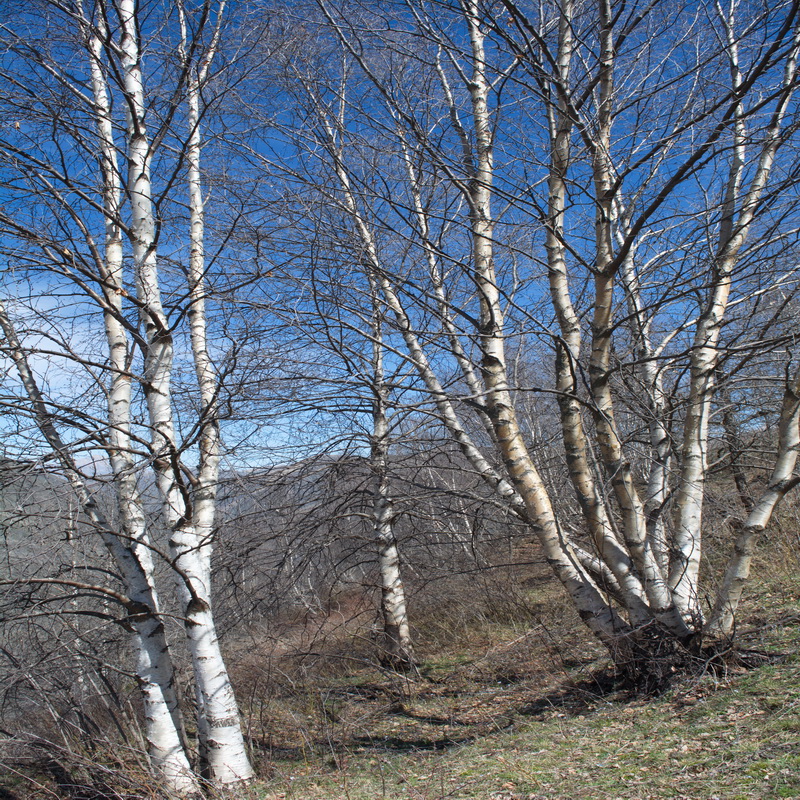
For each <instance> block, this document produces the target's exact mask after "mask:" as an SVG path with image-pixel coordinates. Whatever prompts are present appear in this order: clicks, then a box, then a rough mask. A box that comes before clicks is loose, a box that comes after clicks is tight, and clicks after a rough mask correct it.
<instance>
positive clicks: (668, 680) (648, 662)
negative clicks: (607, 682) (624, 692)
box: [614, 626, 781, 696]
mask: <svg viewBox="0 0 800 800" xmlns="http://www.w3.org/2000/svg"><path fill="white" fill-rule="evenodd" d="M779 658H781V656H780V655H775V654H771V653H766V652H763V651H758V650H748V649H745V648H740V647H737V646H736V645H735V643H734V642H732V641H731V640H730V639H726V640H718V641H702V639H701V638H700V636H695V637H693V638H692V639H690V640H688V641H680V640H679V639H677V638H676V637H675V636H674V635H671V634H669V633H668V632H666V631H663V630H659V629H658V628H655V627H650V626H648V628H646V629H643V630H641V631H638V632H637V635H636V637H635V639H633V640H630V639H629V640H628V641H626V642H625V647H624V649H623V648H622V647H621V648H620V651H619V652H618V653H617V657H616V658H615V659H614V661H615V667H616V671H617V676H618V677H619V678H621V679H622V680H623V681H624V683H625V684H626V685H627V686H628V687H629V688H630V689H632V690H633V691H634V692H636V693H637V694H641V695H646V696H658V695H661V694H663V693H664V692H666V691H667V690H668V689H669V688H670V687H671V686H672V684H673V683H675V681H677V680H680V679H683V678H686V677H690V676H691V677H699V676H700V675H704V674H709V673H710V674H712V675H716V676H723V675H727V674H729V673H730V672H736V671H742V670H748V669H754V668H756V667H759V666H761V665H763V664H766V663H769V662H772V661H775V660H778V659H779Z"/></svg>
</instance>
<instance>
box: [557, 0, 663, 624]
mask: <svg viewBox="0 0 800 800" xmlns="http://www.w3.org/2000/svg"><path fill="white" fill-rule="evenodd" d="M572 48H573V37H572V3H571V2H570V0H567V2H565V3H564V5H563V7H562V10H561V18H560V22H559V49H558V62H557V67H558V80H559V82H560V84H561V87H562V93H564V92H566V91H567V90H568V87H569V71H570V62H571V59H572ZM554 91H555V90H554ZM547 110H548V122H549V127H550V174H549V180H548V189H549V192H548V211H547V226H546V234H545V249H546V251H547V260H548V278H549V283H550V296H551V298H552V302H553V307H554V308H555V311H556V317H557V319H558V323H559V328H560V331H561V339H560V340H559V341H557V342H556V390H557V392H558V405H559V411H560V415H561V432H562V437H563V441H564V448H565V451H566V457H567V468H568V470H569V475H570V479H571V481H572V484H573V487H574V488H575V491H576V494H577V496H578V502H579V503H580V506H581V511H582V512H583V516H584V518H585V520H586V522H587V525H588V526H589V530H590V532H591V534H592V538H593V540H594V543H595V547H596V548H597V551H598V553H599V554H600V556H601V557H602V559H603V560H604V562H605V563H606V565H608V567H609V568H610V570H611V572H612V574H613V577H614V583H615V585H616V586H618V587H619V591H620V595H621V597H622V598H623V602H624V605H625V607H626V608H627V609H628V611H629V615H630V619H631V622H632V623H633V624H634V625H640V624H643V623H645V622H647V621H649V620H650V619H651V618H652V615H651V613H650V610H649V609H648V607H647V602H646V598H645V596H644V590H643V588H642V585H641V582H640V581H639V579H638V577H637V576H636V574H635V571H634V569H633V563H632V561H631V559H630V556H629V555H628V553H627V552H626V551H625V548H624V547H623V546H622V545H621V544H620V542H619V540H618V539H617V536H616V533H615V531H614V529H613V527H612V524H611V520H610V519H609V515H608V511H607V509H606V505H605V502H604V499H603V498H602V496H601V494H600V492H599V491H598V489H597V485H596V482H595V478H594V474H593V470H592V467H591V460H590V454H589V450H590V448H589V444H588V441H587V437H586V433H585V429H584V423H583V410H582V404H581V403H580V401H579V399H578V386H577V381H576V375H577V374H578V371H579V369H580V367H579V364H580V352H581V329H580V322H579V320H578V315H577V313H576V311H575V308H574V306H573V303H572V298H571V296H570V289H569V279H568V274H567V260H566V247H565V244H564V242H565V236H564V213H565V208H566V199H567V185H566V180H567V172H568V168H569V163H570V136H571V131H572V121H571V119H570V116H569V114H568V112H567V108H566V102H565V99H564V97H563V96H559V99H558V100H557V101H556V102H555V103H551V104H548V109H547Z"/></svg>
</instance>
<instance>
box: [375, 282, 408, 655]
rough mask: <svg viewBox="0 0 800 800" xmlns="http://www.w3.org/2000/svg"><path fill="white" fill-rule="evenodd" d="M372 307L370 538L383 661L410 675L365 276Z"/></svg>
mask: <svg viewBox="0 0 800 800" xmlns="http://www.w3.org/2000/svg"><path fill="white" fill-rule="evenodd" d="M369 282H370V299H371V301H372V307H373V310H372V392H373V399H372V441H371V448H370V450H371V452H370V467H371V469H372V472H373V480H374V484H375V486H374V500H373V509H372V516H373V532H374V535H375V541H376V544H377V547H378V568H379V571H380V576H381V612H382V615H383V634H384V636H383V638H384V643H383V653H384V655H383V658H382V660H383V661H384V662H385V663H386V664H388V665H389V666H391V667H394V668H396V669H402V670H408V669H413V667H414V665H415V658H414V649H413V646H412V643H411V630H410V627H409V624H408V612H407V610H406V596H405V586H404V584H403V577H402V575H401V573H400V553H399V552H398V549H397V538H396V537H395V533H394V527H393V518H394V510H393V504H392V498H391V494H390V486H389V475H388V466H389V465H388V458H389V420H388V418H387V410H388V395H389V389H388V387H387V386H386V381H385V378H384V367H383V332H382V325H381V309H380V301H379V299H378V291H377V286H376V282H375V279H374V277H373V276H369Z"/></svg>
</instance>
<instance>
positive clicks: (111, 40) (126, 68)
mask: <svg viewBox="0 0 800 800" xmlns="http://www.w3.org/2000/svg"><path fill="white" fill-rule="evenodd" d="M43 9H44V11H45V14H47V15H48V18H49V19H54V18H55V19H58V20H61V21H62V24H63V23H66V24H67V25H68V26H70V28H69V29H70V30H71V31H73V37H74V38H73V39H72V40H70V41H69V42H68V45H69V47H70V48H71V51H70V54H71V55H72V56H73V59H74V58H78V59H80V58H83V59H85V61H83V63H80V62H79V64H80V65H79V66H77V67H76V69H77V70H78V74H79V75H80V74H81V71H85V72H87V73H88V77H87V79H86V81H85V82H84V83H82V82H81V81H80V80H75V78H74V77H73V75H74V73H71V72H70V71H69V69H67V68H65V67H64V66H62V64H60V63H58V61H57V60H56V59H54V58H53V57H52V55H53V54H52V53H51V52H48V51H47V50H46V49H44V48H42V49H41V50H40V49H37V48H36V46H35V45H34V44H33V42H32V41H31V40H30V39H27V38H24V37H23V35H22V34H21V33H17V32H16V31H13V30H11V31H9V37H8V38H9V41H10V43H11V52H13V53H14V58H17V59H23V60H27V63H29V64H31V65H33V66H34V67H35V69H36V72H37V77H40V78H42V79H43V81H44V82H45V84H47V82H48V81H51V82H52V83H50V85H49V86H47V89H48V91H46V92H45V94H44V95H43V96H42V98H41V101H40V102H39V103H37V102H35V101H33V102H31V101H27V100H26V101H25V102H30V103H31V105H30V109H31V112H32V116H33V118H34V119H44V120H45V121H46V122H47V121H48V119H49V120H52V122H51V124H53V125H54V126H55V129H56V131H57V134H56V136H55V137H54V139H53V146H52V147H49V146H47V145H44V146H41V147H40V146H36V147H34V148H31V150H30V151H27V150H26V149H25V148H24V147H23V146H20V144H18V143H17V142H16V141H15V140H14V139H13V138H11V139H8V138H7V139H6V140H5V141H4V142H3V143H2V148H3V150H4V152H5V154H6V156H7V162H8V163H9V165H10V170H9V171H10V174H11V175H12V177H11V181H12V182H13V181H16V183H14V192H15V193H16V198H15V199H16V200H17V201H18V203H21V205H17V207H16V208H15V209H14V210H12V211H11V213H6V214H4V216H3V222H4V225H5V228H6V232H7V234H8V235H10V236H14V237H16V239H17V241H19V242H21V243H22V244H23V247H22V248H21V250H20V252H22V253H25V252H26V248H27V249H29V250H30V251H33V252H36V253H38V255H25V257H24V258H23V259H22V263H21V264H17V265H15V269H16V271H17V272H18V274H19V273H20V272H23V268H22V267H23V265H24V264H28V265H30V264H37V265H38V266H40V267H43V270H44V272H45V274H46V273H47V272H51V273H52V274H53V275H61V276H63V277H64V278H65V279H66V281H67V283H68V284H69V283H71V284H72V285H73V286H75V287H76V288H77V290H78V296H80V297H81V299H80V300H79V303H81V304H82V305H83V307H84V309H86V311H85V312H84V313H86V314H87V316H88V318H89V319H91V318H92V315H99V316H100V318H101V319H102V320H103V324H104V329H105V340H106V346H107V355H106V358H105V360H102V359H101V360H99V361H98V360H97V359H95V360H94V361H92V360H91V356H88V355H87V356H83V355H81V354H80V352H79V351H78V350H77V349H76V348H77V347H78V346H79V343H72V342H66V355H67V359H68V360H71V361H72V362H73V363H74V364H80V365H82V366H84V367H85V368H87V371H88V374H89V377H90V379H91V380H92V381H94V382H95V383H96V385H97V386H99V387H100V388H101V390H102V391H103V393H104V394H105V395H106V397H107V399H108V403H107V408H108V410H107V414H108V416H107V419H106V420H102V417H99V416H97V415H96V414H95V412H94V411H93V410H92V411H91V412H90V413H89V414H88V415H87V417H86V419H88V420H91V424H93V425H99V426H100V427H98V428H96V429H89V431H88V439H89V441H91V442H92V444H93V446H94V447H97V448H100V449H101V450H102V452H104V453H105V454H106V456H107V458H108V461H109V465H110V467H111V470H112V473H113V475H114V480H115V485H116V489H117V506H118V512H119V516H120V520H121V521H122V523H123V526H124V531H123V533H124V534H125V535H127V536H128V537H129V538H130V541H132V542H141V545H137V546H138V551H137V552H136V553H135V555H136V556H137V558H138V560H139V562H143V563H144V573H145V578H144V579H146V578H147V576H148V575H149V574H150V572H148V570H149V569H150V567H149V566H148V564H149V562H148V559H149V558H150V554H149V550H148V548H149V547H150V546H151V545H150V544H149V540H148V538H147V537H148V534H147V532H146V529H145V526H146V522H145V518H144V515H143V514H142V513H141V500H140V498H139V496H138V488H137V487H138V485H139V484H140V482H141V479H142V476H143V474H144V471H145V470H146V469H152V472H153V476H154V480H155V483H156V486H157V487H158V490H159V494H160V498H161V516H162V519H163V521H164V523H165V524H166V525H167V528H168V530H169V535H168V543H169V551H170V557H169V562H170V566H171V568H172V570H173V571H174V574H175V576H176V582H177V588H178V594H179V597H180V602H181V608H182V614H181V616H182V618H183V621H184V630H185V632H186V641H187V645H188V649H189V651H190V654H191V657H192V664H193V671H194V677H195V685H196V689H197V692H196V699H197V703H196V704H197V727H198V734H199V740H200V741H199V744H200V771H201V773H202V774H203V776H204V777H207V778H208V779H209V780H211V781H212V782H214V783H218V784H227V783H232V782H236V781H240V780H245V779H247V778H249V777H250V776H251V774H252V770H251V767H250V764H249V761H248V757H247V754H246V751H245V747H244V741H243V737H242V732H241V726H240V723H239V715H238V709H237V707H236V702H235V698H234V695H233V690H232V688H231V684H230V680H229V678H228V675H227V670H226V668H225V665H224V662H223V660H222V655H221V651H220V647H219V641H218V637H217V633H216V630H215V626H214V619H213V613H212V607H211V594H210V591H211V585H210V584H211V565H210V558H211V548H212V539H213V532H214V514H215V493H216V485H217V480H218V472H219V456H220V439H219V415H218V411H217V406H216V403H217V397H218V393H219V379H218V376H217V373H216V369H215V367H214V364H213V361H212V358H211V354H210V349H209V346H208V342H207V339H208V337H207V326H206V313H205V306H204V303H205V295H206V288H205V273H206V265H205V256H204V241H203V237H204V224H203V207H202V186H201V177H200V156H201V143H202V134H201V90H202V87H203V86H204V85H205V83H206V81H207V79H208V75H209V68H210V65H211V64H212V62H213V58H214V54H215V50H216V48H217V46H218V42H219V35H220V31H221V25H222V18H223V17H222V14H223V11H224V3H223V4H222V5H221V6H217V7H215V5H214V4H211V3H206V4H205V5H204V6H202V7H200V8H199V9H197V10H193V11H192V13H191V16H190V15H189V13H188V12H186V11H185V10H184V9H183V7H180V8H179V9H178V11H179V14H178V19H177V20H172V21H169V20H168V21H167V25H166V28H165V29H166V30H167V31H168V32H174V31H175V30H176V29H177V31H178V35H177V39H178V43H179V44H178V52H179V56H180V58H179V65H178V71H177V84H176V85H175V86H174V87H173V90H172V95H171V97H170V99H169V100H168V102H167V104H166V108H165V113H164V116H163V117H162V118H161V119H160V120H159V123H160V125H159V127H158V130H157V132H156V135H155V137H153V136H151V134H150V132H149V128H148V125H149V120H148V114H149V112H148V105H147V100H146V89H145V74H144V68H143V56H142V46H141V38H140V37H141V33H142V30H143V21H142V17H141V16H140V9H138V8H137V7H136V5H135V4H134V3H133V2H126V0H123V1H122V2H120V3H119V4H116V5H115V6H113V7H112V6H111V5H106V4H103V3H97V4H94V5H92V7H91V8H88V7H87V8H83V7H82V6H80V5H78V6H73V5H63V6H62V5H61V4H59V3H50V4H46V5H45V6H43ZM213 11H216V14H215V15H214V14H212V12H213ZM51 14H54V15H55V17H53V16H51ZM209 19H214V20H216V22H214V23H211V22H209ZM190 26H194V27H193V28H192V29H191V35H190ZM209 28H211V34H210V35H209V36H208V37H207V38H206V39H205V40H204V39H203V38H202V36H203V34H204V32H205V31H207V30H208V29H209ZM75 40H77V43H78V44H79V46H78V47H77V48H75V47H74V43H75ZM34 41H35V40H34ZM23 63H25V62H24V61H23ZM14 66H16V64H14ZM9 85H10V87H13V85H14V84H13V82H12V83H10V84H9ZM22 85H23V86H24V82H23V83H22ZM62 91H63V92H65V93H66V95H67V97H69V98H70V100H72V101H74V103H75V108H76V111H75V112H74V113H73V116H75V117H77V119H78V121H77V122H75V123H74V124H73V123H72V120H71V121H70V123H69V124H67V125H63V126H60V120H61V116H60V115H58V116H50V117H48V115H52V114H55V112H56V110H57V109H56V107H54V105H53V102H52V100H53V97H57V96H58V95H59V93H60V92H62ZM112 98H113V101H112ZM14 101H15V103H16V104H17V105H19V102H20V101H19V100H18V98H17V97H15V98H14ZM114 101H115V105H113V104H112V103H113V102H114ZM184 102H185V103H186V111H185V119H186V129H185V131H184V132H183V133H182V134H178V135H177V137H176V138H177V142H178V154H179V155H178V160H177V162H173V164H172V166H171V168H172V169H174V170H175V173H174V174H175V175H176V176H177V175H178V174H179V173H180V172H182V171H183V170H184V169H185V170H186V172H187V176H188V194H189V203H188V206H189V231H188V239H189V243H190V244H189V255H188V258H187V262H188V290H187V291H186V297H187V300H186V304H185V306H184V307H182V308H181V311H180V313H179V317H178V319H179V320H180V318H182V317H183V316H184V313H185V317H186V318H187V319H188V328H189V332H188V333H189V336H188V338H189V350H190V353H191V357H192V361H193V362H194V369H195V376H196V383H195V386H194V387H193V389H192V390H191V391H193V392H196V395H197V398H198V399H197V405H196V408H197V419H196V421H195V422H194V423H193V424H190V425H189V430H190V431H192V433H191V434H190V436H191V437H193V438H189V439H183V440H182V439H181V438H180V436H179V434H178V431H177V428H176V414H177V412H176V405H175V397H174V387H173V379H174V373H175V368H176V363H175V329H176V321H175V320H173V319H170V317H169V313H168V312H167V311H165V307H164V304H163V301H162V294H163V290H164V279H163V269H162V268H161V266H160V264H159V259H158V252H159V237H160V235H161V224H160V222H161V221H160V220H159V219H158V218H157V212H156V205H155V197H154V193H155V190H154V185H153V180H152V178H151V173H152V170H153V163H154V158H155V155H156V154H157V153H161V152H162V151H161V150H160V147H161V145H162V143H163V142H164V140H165V138H166V136H167V134H168V133H170V130H171V129H170V126H171V125H172V122H173V120H175V119H177V118H180V116H182V113H181V108H182V104H183V103H184ZM118 109H124V113H125V120H124V126H121V125H120V124H119V123H120V121H119V119H118V118H115V117H114V116H113V113H114V111H115V110H118ZM84 124H85V126H86V130H90V129H91V128H93V129H94V130H93V134H94V138H92V136H91V134H89V133H87V132H85V130H84ZM26 126H27V122H26V123H25V127H23V126H22V125H19V126H18V127H17V129H18V130H20V138H22V139H23V140H24V137H26V136H28V135H29V134H33V135H35V130H31V131H28V130H27V129H26ZM65 147H66V148H71V149H72V151H77V152H78V153H80V152H81V151H85V152H88V153H90V154H93V155H94V154H96V158H97V168H96V172H95V174H97V175H98V176H99V179H98V180H97V182H96V183H95V184H92V183H91V182H87V181H85V180H84V177H83V170H84V168H85V166H84V165H86V163H87V162H85V161H81V160H80V159H79V160H78V163H77V169H75V168H74V167H75V166H76V164H75V158H74V157H71V158H69V159H61V160H59V159H58V158H57V157H56V158H53V157H52V156H53V153H55V154H56V156H57V155H58V153H59V151H60V152H61V153H62V154H63V152H64V149H63V148H65ZM121 154H122V155H121ZM122 156H124V158H123V157H122ZM123 161H124V163H126V165H127V171H126V172H125V171H123V170H122V169H121V166H120V164H121V163H122V162H123ZM161 163H162V164H163V163H164V162H163V159H162V161H161ZM13 169H16V170H17V172H16V176H14V173H13V172H11V170H13ZM88 169H89V170H90V174H91V167H88ZM170 183H171V181H169V180H168V181H167V182H166V184H167V186H169V185H170ZM96 185H99V186H100V190H99V196H98V193H97V191H96V190H95V186H96ZM30 198H37V199H39V200H41V199H44V203H45V205H46V207H49V210H51V211H52V213H53V222H50V220H47V219H45V230H44V231H40V230H37V227H38V226H34V227H33V228H32V229H31V228H28V226H27V225H26V224H25V223H24V222H23V221H21V219H20V218H19V217H17V216H15V213H14V212H15V211H16V210H17V209H20V211H22V210H23V209H24V208H25V205H24V204H25V203H26V202H29V200H30ZM162 202H163V200H162ZM27 213H30V212H29V211H28V212H27ZM98 224H99V225H100V226H102V228H103V231H104V234H103V238H102V239H101V242H102V243H98V240H97V238H96V235H95V229H96V227H97V225H98ZM59 228H60V229H61V230H67V231H68V232H69V233H68V237H69V238H68V239H67V244H62V243H61V242H60V241H58V239H57V238H56V237H55V236H54V235H53V234H52V233H51V230H52V229H56V230H58V229H59ZM126 246H127V248H129V250H128V252H129V253H130V261H129V263H128V264H127V265H126V263H125V251H126ZM169 291H170V292H172V291H174V288H173V285H170V286H169ZM132 311H135V312H136V316H137V317H138V319H136V318H134V317H132V316H131V312H132ZM6 319H7V317H6ZM8 324H10V322H9V323H8ZM9 330H10V329H9ZM23 347H24V344H20V343H19V341H18V340H17V343H16V344H12V345H11V346H10V352H11V353H12V355H13V356H14V357H15V360H16V361H17V366H18V368H19V369H20V377H21V379H22V382H23V384H24V385H25V388H26V392H27V397H28V401H29V402H30V403H32V404H33V406H34V407H35V408H36V409H37V410H36V411H35V416H36V417H37V420H38V421H39V422H38V424H39V426H40V428H41V429H42V432H43V433H44V435H45V438H46V439H47V442H48V443H49V444H50V445H51V446H52V447H54V448H56V449H57V450H58V451H59V452H63V453H67V454H68V453H69V449H70V448H69V446H68V445H66V444H65V441H67V440H65V439H63V438H62V439H60V440H56V439H55V438H54V437H55V436H56V432H55V429H53V428H52V426H51V429H48V428H46V425H45V422H44V421H46V420H47V419H49V418H50V416H51V415H52V412H51V411H50V410H49V408H51V407H52V405H51V406H48V404H47V403H46V402H45V400H44V399H43V397H42V396H41V395H40V394H39V395H37V394H36V391H37V390H36V388H35V385H34V382H32V379H30V380H29V379H26V378H25V376H24V374H23V372H24V370H23V369H22V367H21V366H20V365H24V359H22V360H20V358H19V357H17V355H15V354H18V353H19V354H22V353H23V349H22V348H23ZM139 352H140V353H141V354H142V361H141V364H140V365H139V364H138V362H137V354H138V353H139ZM87 358H88V359H90V360H87ZM28 372H29V374H30V371H28ZM134 386H136V388H137V389H138V390H139V391H141V392H142V394H143V396H144V398H145V401H146V412H145V413H146V422H144V420H142V418H141V417H139V416H138V415H139V413H140V412H141V409H140V408H138V407H134V405H133V404H132V401H131V398H132V388H133V387H134ZM134 419H135V420H136V421H135V422H134ZM143 422H144V425H143ZM134 425H136V427H137V429H138V430H137V431H136V433H135V434H134V432H133V427H134ZM145 435H147V437H148V438H149V440H148V438H145ZM73 437H74V432H73ZM59 442H60V443H59ZM195 442H196V443H197V447H198V450H199V452H200V462H199V466H198V468H197V470H196V473H195V471H194V470H192V469H190V468H189V467H188V465H187V464H186V463H185V453H186V451H187V449H188V448H190V447H192V446H193V445H194V443H195ZM64 458H69V456H68V455H65V456H64ZM63 465H64V468H65V470H67V471H68V474H75V473H76V470H75V467H74V459H73V460H72V461H65V462H63ZM79 497H80V498H81V503H82V505H83V507H84V512H85V513H90V511H91V506H90V505H87V503H89V500H90V498H89V497H88V495H87V494H86V492H85V491H84V492H83V494H80V493H79ZM96 524H97V525H98V526H99V527H100V528H101V529H104V528H108V525H107V524H106V523H104V522H103V521H102V520H98V521H96ZM108 535H109V536H110V535H111V534H110V533H109V534H108ZM123 541H124V536H123ZM140 582H141V581H140ZM135 588H136V591H137V592H139V593H140V594H141V592H142V591H143V589H141V587H140V586H138V585H137V586H136V587H135ZM149 608H150V609H151V611H150V613H151V614H152V615H154V616H155V615H157V614H158V609H157V606H156V605H155V601H153V602H151V603H150V605H149ZM158 631H163V625H162V624H161V623H160V622H158ZM148 645H149V646H151V647H156V648H157V649H158V652H159V653H160V654H163V655H161V656H160V657H162V658H167V657H168V656H167V653H168V651H167V648H166V646H163V647H160V648H158V647H157V640H153V641H149V640H148ZM151 655H152V653H151ZM156 667H157V668H159V669H162V670H164V669H166V668H167V667H166V666H165V665H162V664H157V665H156ZM172 710H173V712H174V708H173V709H172ZM158 746H159V747H161V749H165V748H164V747H163V746H162V745H158ZM154 748H155V745H154ZM173 749H174V748H173ZM154 752H155V750H154ZM170 752H172V751H170ZM180 754H181V757H182V758H183V759H184V761H183V764H182V766H181V767H180V768H179V767H175V766H170V765H168V766H163V765H162V764H161V763H160V761H159V758H161V757H157V758H154V762H155V764H156V766H157V767H158V768H159V769H160V770H161V771H162V772H163V773H164V774H165V775H166V774H169V776H170V781H169V782H170V783H171V784H172V785H171V787H169V788H172V789H174V790H175V791H178V792H180V793H184V794H186V793H189V792H194V791H195V790H196V789H197V787H198V783H197V781H196V779H195V778H194V777H193V776H192V775H191V774H190V773H189V770H188V765H187V763H186V755H185V753H183V750H182V748H181V749H180ZM161 760H163V758H161Z"/></svg>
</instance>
